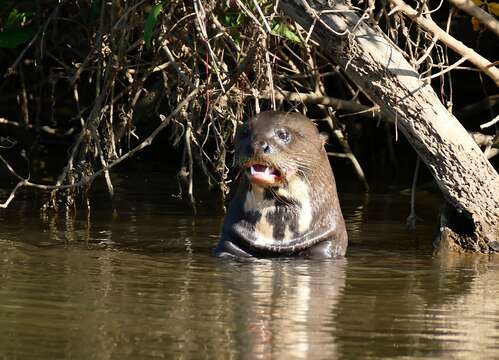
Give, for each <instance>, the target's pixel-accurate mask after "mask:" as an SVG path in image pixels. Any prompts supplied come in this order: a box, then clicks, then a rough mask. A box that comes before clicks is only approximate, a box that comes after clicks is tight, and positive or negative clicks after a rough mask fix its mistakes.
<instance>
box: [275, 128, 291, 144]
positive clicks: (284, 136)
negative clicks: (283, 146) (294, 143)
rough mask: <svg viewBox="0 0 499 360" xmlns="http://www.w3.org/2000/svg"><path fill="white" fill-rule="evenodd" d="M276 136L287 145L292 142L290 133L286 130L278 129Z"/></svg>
mask: <svg viewBox="0 0 499 360" xmlns="http://www.w3.org/2000/svg"><path fill="white" fill-rule="evenodd" d="M275 134H276V136H277V137H278V138H279V139H280V140H282V141H283V142H284V143H287V142H289V140H290V136H289V132H288V130H286V129H277V130H276V131H275Z"/></svg>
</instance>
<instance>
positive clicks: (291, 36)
mask: <svg viewBox="0 0 499 360" xmlns="http://www.w3.org/2000/svg"><path fill="white" fill-rule="evenodd" d="M271 30H272V33H273V34H274V35H277V36H280V37H283V38H285V39H288V40H290V41H292V42H295V43H300V42H301V41H300V38H299V37H298V35H296V34H295V33H294V32H293V31H292V30H291V29H290V28H289V27H288V26H287V25H285V24H281V23H278V22H277V21H276V22H275V23H273V24H272V28H271Z"/></svg>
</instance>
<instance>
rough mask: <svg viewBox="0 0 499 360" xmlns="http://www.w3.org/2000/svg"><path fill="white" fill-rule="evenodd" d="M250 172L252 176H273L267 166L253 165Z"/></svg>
mask: <svg viewBox="0 0 499 360" xmlns="http://www.w3.org/2000/svg"><path fill="white" fill-rule="evenodd" d="M262 168H263V171H261V169H262ZM250 172H251V175H255V174H257V173H258V174H261V173H263V174H264V175H272V171H271V169H270V168H269V167H268V166H265V165H251V167H250Z"/></svg>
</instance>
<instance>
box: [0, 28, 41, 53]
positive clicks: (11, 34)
mask: <svg viewBox="0 0 499 360" xmlns="http://www.w3.org/2000/svg"><path fill="white" fill-rule="evenodd" d="M35 33H36V30H35V29H31V28H28V29H18V30H10V29H9V30H5V31H2V32H0V48H7V49H13V48H15V47H17V46H19V45H21V44H24V43H26V42H28V41H29V40H31V38H32V37H33V35H35Z"/></svg>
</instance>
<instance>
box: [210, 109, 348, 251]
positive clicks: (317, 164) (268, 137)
mask: <svg viewBox="0 0 499 360" xmlns="http://www.w3.org/2000/svg"><path fill="white" fill-rule="evenodd" d="M324 142H325V140H324V138H323V137H322V136H321V134H319V132H318V130H317V128H316V126H315V124H314V123H313V122H312V121H311V120H309V119H308V118H306V117H305V116H303V115H301V114H298V113H285V112H274V111H268V112H262V113H260V114H258V115H256V116H255V117H253V118H251V119H250V120H249V121H247V122H246V123H245V124H244V125H242V126H241V128H240V129H239V130H238V132H237V134H236V161H237V165H238V167H239V168H240V169H241V171H242V173H243V174H242V176H241V179H240V181H239V185H238V188H237V192H236V194H235V197H234V198H233V200H232V202H231V203H230V206H229V210H228V212H227V215H226V216H225V219H224V224H223V228H222V234H221V237H220V241H219V243H218V245H217V248H216V249H215V253H216V254H218V255H225V254H231V255H235V256H241V257H250V256H255V257H277V256H302V257H314V258H316V257H320V258H329V257H337V256H343V255H345V252H346V248H347V233H346V230H345V222H344V220H343V215H342V214H341V209H340V203H339V201H338V194H337V193H336V183H335V180H334V176H333V172H332V170H331V166H330V164H329V160H328V157H327V154H326V151H325V150H324Z"/></svg>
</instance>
